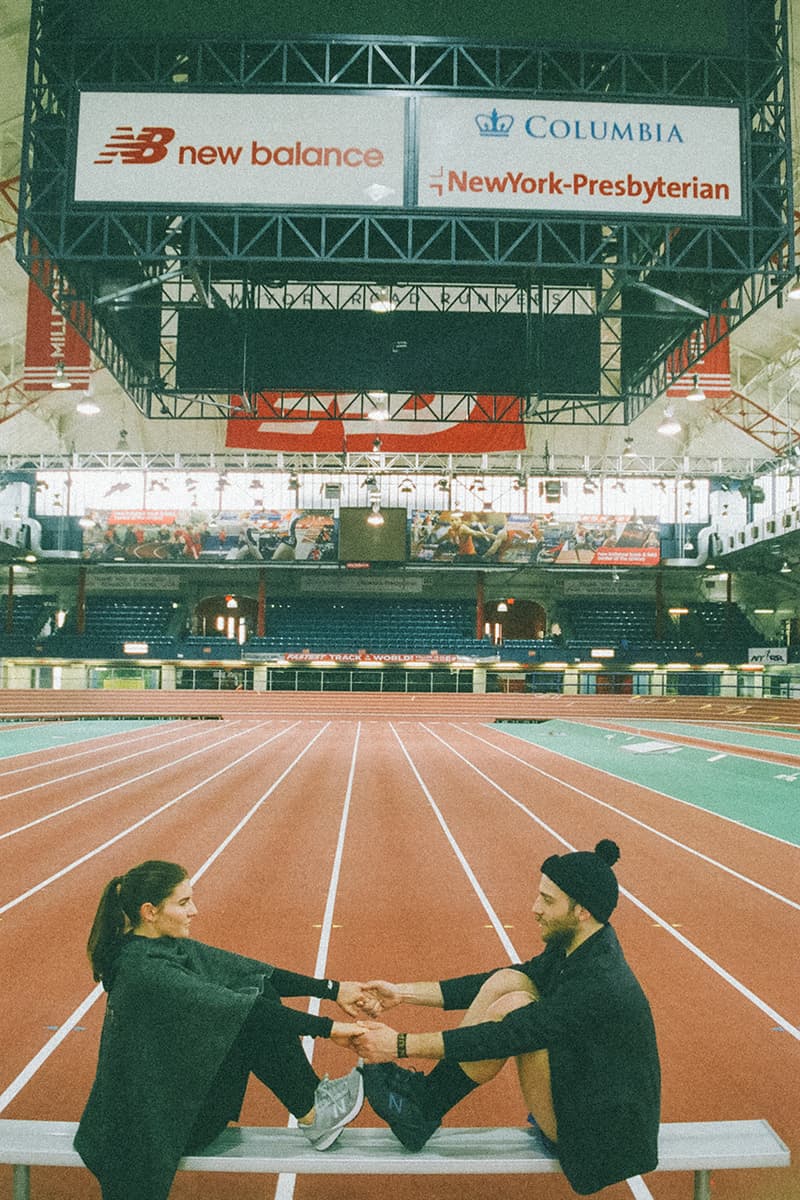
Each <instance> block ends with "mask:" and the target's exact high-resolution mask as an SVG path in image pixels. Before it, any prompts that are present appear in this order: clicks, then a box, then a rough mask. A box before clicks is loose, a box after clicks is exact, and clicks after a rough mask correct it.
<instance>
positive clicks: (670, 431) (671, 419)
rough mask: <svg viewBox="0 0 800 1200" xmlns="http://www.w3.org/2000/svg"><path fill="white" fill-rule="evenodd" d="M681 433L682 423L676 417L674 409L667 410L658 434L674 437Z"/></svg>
mask: <svg viewBox="0 0 800 1200" xmlns="http://www.w3.org/2000/svg"><path fill="white" fill-rule="evenodd" d="M680 431H681V423H680V421H679V420H678V419H677V417H676V416H675V412H674V410H673V409H672V408H665V409H664V420H663V421H662V422H661V424H660V425H659V427H658V430H657V432H658V433H660V434H662V436H663V437H674V436H675V434H676V433H680Z"/></svg>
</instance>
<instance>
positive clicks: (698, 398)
mask: <svg viewBox="0 0 800 1200" xmlns="http://www.w3.org/2000/svg"><path fill="white" fill-rule="evenodd" d="M705 398H706V394H705V392H704V391H703V389H702V388H701V387H700V380H699V377H698V376H697V375H695V377H694V380H693V382H692V386H691V387H690V388H689V391H688V392H687V393H686V399H687V400H691V401H692V403H693V404H699V403H701V402H702V401H703V400H705Z"/></svg>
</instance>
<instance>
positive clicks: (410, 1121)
mask: <svg viewBox="0 0 800 1200" xmlns="http://www.w3.org/2000/svg"><path fill="white" fill-rule="evenodd" d="M361 1073H362V1075H363V1076H364V1094H365V1095H366V1097H367V1099H368V1100H369V1102H370V1104H371V1105H372V1107H373V1109H374V1110H375V1112H376V1113H377V1114H378V1116H379V1117H380V1118H381V1119H382V1120H384V1121H385V1122H386V1124H387V1125H388V1126H389V1128H390V1129H391V1131H392V1133H393V1134H394V1135H395V1137H396V1138H399V1140H400V1141H401V1142H402V1143H403V1145H404V1146H405V1148H406V1150H421V1149H422V1147H423V1146H424V1145H425V1143H426V1142H427V1140H428V1138H429V1137H430V1136H431V1134H433V1133H435V1132H436V1130H437V1129H438V1128H439V1125H440V1123H441V1122H439V1121H432V1120H431V1119H430V1118H429V1117H426V1116H425V1111H424V1108H423V1094H424V1091H425V1078H426V1077H425V1073H424V1072H423V1071H406V1070H404V1068H403V1067H398V1066H397V1064H396V1063H369V1064H367V1065H365V1066H363V1067H362V1068H361Z"/></svg>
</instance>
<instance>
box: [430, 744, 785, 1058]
mask: <svg viewBox="0 0 800 1200" xmlns="http://www.w3.org/2000/svg"><path fill="white" fill-rule="evenodd" d="M422 728H423V729H426V726H424V725H423V726H422ZM427 732H428V733H429V734H430V735H431V737H434V738H436V740H437V741H438V742H441V743H442V745H443V746H445V747H446V748H447V749H448V750H449V751H450V752H451V754H455V756H456V758H460V759H461V761H462V762H463V763H465V764H466V765H467V766H468V767H469V768H470V769H471V770H473V771H475V773H476V774H478V775H480V777H481V779H484V780H486V782H487V783H488V784H489V786H490V787H493V788H494V789H495V791H497V792H499V793H500V795H501V796H505V798H506V799H507V800H510V801H511V803H512V804H514V805H516V807H517V808H519V809H521V810H522V812H524V813H526V814H527V816H529V817H530V818H531V820H532V821H535V822H536V824H537V825H539V826H540V827H541V828H542V829H544V830H545V832H546V833H549V834H550V835H551V837H554V838H555V839H556V841H557V842H560V843H561V845H562V846H566V848H567V849H568V850H574V849H575V847H574V846H573V845H572V843H571V842H568V841H567V840H566V838H563V837H562V836H561V834H560V833H556V831H555V829H553V827H552V826H551V825H548V824H547V822H546V821H543V820H542V819H541V817H537V815H536V813H534V812H532V811H531V810H530V809H529V808H528V807H527V805H525V804H523V803H522V801H521V800H517V798H516V797H515V796H512V795H511V793H510V792H507V791H506V790H505V788H502V787H501V786H500V784H499V783H496V782H495V781H494V780H493V779H492V778H491V777H490V776H489V775H487V774H486V773H485V772H484V771H482V770H481V769H480V767H476V766H475V764H474V763H473V762H470V760H469V759H468V758H465V757H464V755H463V754H460V753H459V752H458V750H454V749H453V747H452V746H450V745H448V743H447V742H446V741H445V740H444V738H440V737H439V735H438V734H437V733H434V732H433V730H432V729H427ZM619 890H620V895H623V896H625V897H627V899H628V900H630V902H631V903H632V904H634V905H635V906H636V907H637V908H639V909H641V911H642V912H644V913H646V914H647V916H648V917H650V919H651V920H652V921H654V922H655V923H656V924H657V925H659V926H660V927H661V928H662V929H664V930H665V931H666V932H667V933H668V934H669V935H670V936H671V937H674V938H675V940H676V941H678V942H680V943H681V945H682V946H684V947H685V948H686V949H687V950H689V951H690V953H692V954H694V955H695V957H696V958H699V959H700V961H701V962H703V963H705V965H706V966H707V967H710V968H711V970H712V971H715V972H716V973H717V975H719V977H720V979H723V980H724V981H725V982H726V983H728V984H730V986H731V987H732V988H734V989H735V990H736V991H737V992H739V994H740V995H742V996H744V998H745V999H746V1000H749V1001H750V1003H751V1004H753V1005H755V1007H756V1008H758V1009H760V1010H761V1011H762V1012H763V1013H765V1014H766V1015H767V1016H768V1017H769V1018H770V1020H772V1021H774V1022H775V1023H776V1025H780V1027H781V1029H784V1030H785V1031H786V1033H790V1034H791V1035H792V1037H793V1038H796V1039H797V1041H800V1029H799V1028H798V1027H797V1026H796V1025H793V1024H792V1023H791V1021H788V1020H787V1019H786V1017H783V1016H781V1014H780V1013H779V1012H777V1011H776V1010H775V1009H774V1008H771V1007H770V1005H768V1004H767V1003H766V1002H765V1001H764V1000H762V999H761V997H760V996H757V995H756V993H755V992H752V991H751V990H750V988H748V987H747V986H746V985H745V984H743V983H742V982H741V980H739V979H736V977H735V976H734V975H731V974H730V972H729V971H726V970H725V968H724V967H723V966H721V965H720V964H719V963H718V962H717V961H716V960H715V959H713V958H711V957H710V956H709V955H707V954H706V953H705V952H704V951H703V950H701V949H700V947H699V946H696V945H695V944H694V942H690V941H689V939H688V938H686V937H684V936H683V934H682V933H679V932H678V930H677V929H674V928H673V927H672V926H671V925H670V924H669V922H667V921H665V920H664V919H663V917H660V916H659V915H658V913H656V912H654V911H653V909H652V908H648V906H647V905H646V904H645V903H644V902H643V901H641V900H639V899H638V898H637V897H636V896H634V895H633V893H632V892H629V891H628V890H627V888H624V887H620V889H619Z"/></svg>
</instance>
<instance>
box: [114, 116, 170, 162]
mask: <svg viewBox="0 0 800 1200" xmlns="http://www.w3.org/2000/svg"><path fill="white" fill-rule="evenodd" d="M174 137H175V130H174V129H171V128H170V127H169V126H168V125H145V126H144V127H143V128H142V130H141V132H139V133H136V134H134V132H133V126H132V125H118V126H117V128H116V130H115V131H114V133H113V134H112V135H111V137H110V138H109V139H108V141H107V142H106V144H105V146H104V147H103V149H102V150H101V151H100V153H99V154H98V156H97V158H96V159H95V160H94V161H95V163H101V164H104V165H107V164H108V163H111V162H113V161H114V159H119V160H120V162H123V163H125V165H126V166H137V167H138V166H143V165H146V164H148V163H156V162H161V160H162V158H166V156H167V147H168V146H169V143H170V142H171V141H172V139H173V138H174Z"/></svg>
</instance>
